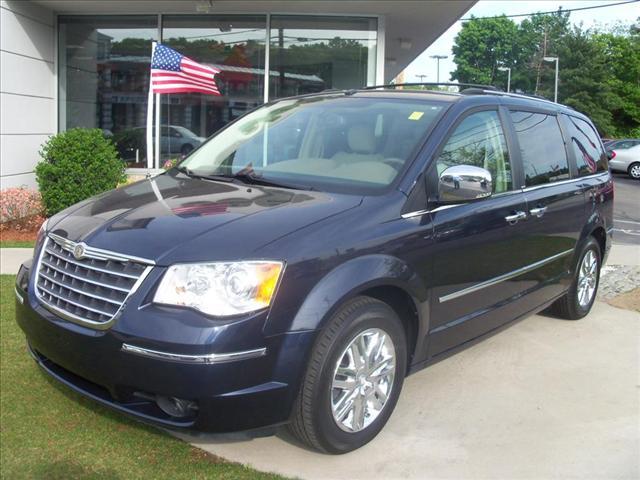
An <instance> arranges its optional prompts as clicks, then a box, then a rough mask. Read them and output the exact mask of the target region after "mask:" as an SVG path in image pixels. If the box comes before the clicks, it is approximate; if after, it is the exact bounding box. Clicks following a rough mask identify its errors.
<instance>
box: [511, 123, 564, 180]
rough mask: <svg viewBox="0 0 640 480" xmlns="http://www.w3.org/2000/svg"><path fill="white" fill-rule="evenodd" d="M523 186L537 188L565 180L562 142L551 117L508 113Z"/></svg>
mask: <svg viewBox="0 0 640 480" xmlns="http://www.w3.org/2000/svg"><path fill="white" fill-rule="evenodd" d="M511 119H512V120H513V125H514V127H515V130H516V135H517V137H518V143H519V144H520V154H521V155H522V166H523V168H524V176H525V186H527V187H530V186H533V185H541V184H544V183H549V182H557V181H559V180H564V179H567V178H569V163H568V162H567V153H566V151H565V149H564V140H563V138H562V133H560V126H559V125H558V120H557V119H556V117H555V115H546V114H544V113H534V112H521V111H512V112H511Z"/></svg>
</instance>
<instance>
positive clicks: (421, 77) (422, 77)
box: [416, 75, 428, 83]
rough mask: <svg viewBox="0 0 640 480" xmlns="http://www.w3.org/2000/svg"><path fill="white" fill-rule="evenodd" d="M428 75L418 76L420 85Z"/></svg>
mask: <svg viewBox="0 0 640 480" xmlns="http://www.w3.org/2000/svg"><path fill="white" fill-rule="evenodd" d="M427 76H428V75H416V77H418V78H419V79H420V83H424V79H425V78H427Z"/></svg>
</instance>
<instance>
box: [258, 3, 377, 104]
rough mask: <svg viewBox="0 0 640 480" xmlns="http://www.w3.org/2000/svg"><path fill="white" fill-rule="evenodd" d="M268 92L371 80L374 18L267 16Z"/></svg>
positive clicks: (292, 92) (354, 85) (274, 95)
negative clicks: (269, 26) (268, 49)
mask: <svg viewBox="0 0 640 480" xmlns="http://www.w3.org/2000/svg"><path fill="white" fill-rule="evenodd" d="M270 37H271V38H270V42H269V43H270V51H269V61H270V66H271V68H270V70H271V71H270V75H269V98H282V97H289V96H292V95H301V94H305V93H313V92H319V91H322V90H325V89H328V88H358V87H362V86H363V85H367V84H369V85H371V84H373V82H374V81H375V71H376V43H377V21H376V19H374V18H355V17H338V16H336V17H316V16H301V15H297V16H289V15H287V16H280V15H273V16H272V17H271V32H270Z"/></svg>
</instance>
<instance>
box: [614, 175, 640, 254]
mask: <svg viewBox="0 0 640 480" xmlns="http://www.w3.org/2000/svg"><path fill="white" fill-rule="evenodd" d="M613 181H614V188H615V194H614V201H613V242H614V243H621V244H627V245H640V181H639V180H633V179H632V178H631V177H629V176H628V175H627V174H620V173H614V174H613Z"/></svg>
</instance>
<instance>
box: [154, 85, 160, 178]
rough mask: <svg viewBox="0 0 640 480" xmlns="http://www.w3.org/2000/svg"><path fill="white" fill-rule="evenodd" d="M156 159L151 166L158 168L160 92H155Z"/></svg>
mask: <svg viewBox="0 0 640 480" xmlns="http://www.w3.org/2000/svg"><path fill="white" fill-rule="evenodd" d="M155 130H156V148H155V152H156V160H155V162H154V165H153V168H160V135H162V132H161V131H160V94H159V93H156V129H155Z"/></svg>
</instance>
